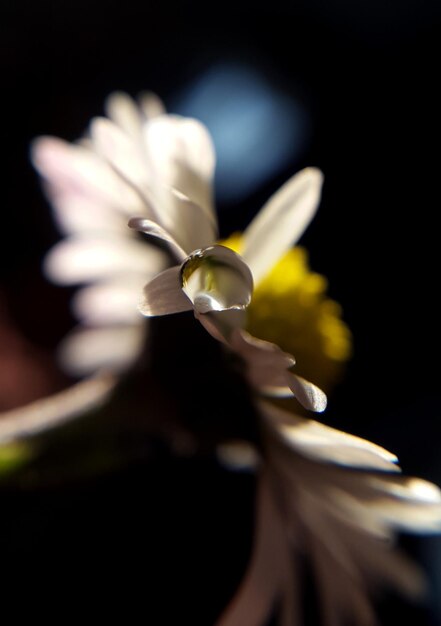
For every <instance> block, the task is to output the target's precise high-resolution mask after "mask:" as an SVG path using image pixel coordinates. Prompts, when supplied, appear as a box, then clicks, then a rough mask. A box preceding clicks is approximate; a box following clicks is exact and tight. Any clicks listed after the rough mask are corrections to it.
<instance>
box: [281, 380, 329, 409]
mask: <svg viewBox="0 0 441 626" xmlns="http://www.w3.org/2000/svg"><path fill="white" fill-rule="evenodd" d="M287 383H288V386H289V387H290V389H291V391H292V392H293V394H294V396H295V397H296V398H297V400H298V401H299V402H300V404H301V405H302V406H304V407H305V409H308V410H309V411H316V412H317V413H321V412H322V411H324V410H325V409H326V405H327V398H326V394H325V393H323V391H322V390H321V389H319V388H318V387H317V386H316V385H314V384H313V383H310V382H309V381H308V380H305V379H304V378H302V377H301V376H296V375H295V374H292V373H288V375H287Z"/></svg>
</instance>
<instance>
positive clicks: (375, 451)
mask: <svg viewBox="0 0 441 626" xmlns="http://www.w3.org/2000/svg"><path fill="white" fill-rule="evenodd" d="M259 406H260V407H261V413H262V415H263V416H264V417H265V418H266V420H267V421H268V422H269V423H270V425H271V428H273V429H275V430H277V432H278V433H279V435H280V436H281V437H282V438H283V439H284V441H285V442H286V443H287V444H288V445H289V446H290V447H293V448H295V449H296V450H297V452H299V453H300V454H303V455H304V456H305V457H307V458H310V459H313V460H315V461H321V462H323V463H336V464H337V465H344V466H349V467H358V468H365V469H375V470H387V471H392V472H397V471H399V467H398V466H397V465H396V463H397V461H398V459H397V457H396V456H395V454H393V453H392V452H389V451H388V450H385V449H384V448H382V447H381V446H378V445H376V444H374V443H371V442H370V441H367V440H365V439H362V438H360V437H356V436H354V435H349V434H347V433H344V432H342V431H339V430H336V429H335V428H331V427H330V426H326V425H325V424H321V423H320V422H317V421H315V420H311V419H306V418H303V417H299V416H297V415H294V413H288V411H284V410H283V409H280V408H279V407H276V406H274V405H272V404H270V403H268V402H261V403H259Z"/></svg>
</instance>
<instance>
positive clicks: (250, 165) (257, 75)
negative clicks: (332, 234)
mask: <svg viewBox="0 0 441 626" xmlns="http://www.w3.org/2000/svg"><path fill="white" fill-rule="evenodd" d="M171 110H172V111H174V112H176V113H178V114H181V115H185V116H191V117H195V118H197V119H199V120H201V121H202V122H203V123H204V124H205V125H206V126H207V127H208V129H209V131H210V133H211V135H212V137H213V140H214V144H215V147H216V155H217V167H216V180H215V188H216V197H217V200H218V201H219V202H222V203H226V204H229V203H232V202H235V201H239V200H241V199H243V198H245V197H246V196H248V195H249V194H251V193H252V192H254V191H256V190H257V189H258V188H259V187H260V186H261V185H263V184H264V183H266V182H267V181H269V180H270V179H271V178H272V177H274V176H276V175H277V174H278V173H280V172H281V171H282V170H283V169H284V168H285V167H286V166H287V165H289V163H290V162H292V161H295V160H296V158H298V157H299V156H300V155H301V153H302V151H303V150H304V148H305V145H306V143H307V141H308V139H309V135H310V118H309V116H308V113H307V111H306V108H305V107H304V106H303V105H302V103H301V102H299V101H298V100H297V99H295V98H294V97H293V96H291V95H288V94H286V93H284V92H283V90H282V89H281V88H280V87H279V86H276V85H274V84H272V81H271V80H270V79H269V78H268V77H267V76H265V75H264V74H263V73H261V72H260V71H259V70H257V69H256V68H255V67H251V66H247V65H245V64H243V63H239V62H238V63H232V62H228V63H227V62H225V63H219V64H216V65H213V66H212V67H210V68H209V69H208V70H206V71H205V72H204V73H203V74H201V75H199V76H198V77H197V78H196V79H195V80H194V82H193V83H191V84H189V85H188V86H187V87H186V88H185V89H184V90H183V91H182V92H181V93H179V94H176V95H175V98H174V99H173V101H172V103H171ZM293 173H294V168H293Z"/></svg>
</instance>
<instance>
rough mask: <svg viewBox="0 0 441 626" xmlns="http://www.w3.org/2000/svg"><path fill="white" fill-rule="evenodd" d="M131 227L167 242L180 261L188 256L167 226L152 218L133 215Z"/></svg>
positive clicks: (130, 221) (130, 222)
mask: <svg viewBox="0 0 441 626" xmlns="http://www.w3.org/2000/svg"><path fill="white" fill-rule="evenodd" d="M129 228H133V229H134V230H137V231H139V232H141V233H145V234H146V235H151V236H152V237H157V238H158V239H162V240H163V241H165V242H167V244H168V245H169V247H170V249H171V251H172V252H173V253H174V254H175V256H176V257H177V260H178V261H183V260H184V259H186V258H187V256H188V252H186V251H185V250H183V249H182V248H181V246H180V245H179V244H178V242H177V241H176V239H174V237H172V235H171V234H170V233H169V232H168V231H166V230H165V228H162V226H160V225H159V224H157V223H156V222H153V221H152V220H148V219H146V218H145V217H132V218H131V219H130V220H129Z"/></svg>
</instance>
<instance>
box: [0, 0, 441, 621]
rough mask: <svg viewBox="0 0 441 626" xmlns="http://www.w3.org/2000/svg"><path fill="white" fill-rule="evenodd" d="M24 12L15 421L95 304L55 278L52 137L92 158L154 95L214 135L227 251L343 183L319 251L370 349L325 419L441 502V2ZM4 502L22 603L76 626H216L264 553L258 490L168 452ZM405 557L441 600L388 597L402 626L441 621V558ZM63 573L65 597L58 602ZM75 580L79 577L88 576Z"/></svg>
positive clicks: (20, 16) (10, 214)
mask: <svg viewBox="0 0 441 626" xmlns="http://www.w3.org/2000/svg"><path fill="white" fill-rule="evenodd" d="M2 13H3V16H2V19H1V25H0V29H1V38H0V39H1V42H2V46H3V52H2V55H1V60H0V62H1V65H2V67H1V76H2V82H3V87H4V96H3V99H2V104H3V105H4V107H5V111H4V113H3V132H2V137H3V139H4V143H3V145H4V149H3V153H4V157H5V159H4V161H5V162H4V166H3V167H4V174H5V176H4V186H3V225H2V228H1V237H2V242H1V254H2V255H3V258H2V262H1V265H0V271H1V283H0V372H1V377H0V410H6V409H9V408H13V407H16V406H19V405H20V404H23V403H25V402H28V401H30V400H32V399H35V398H37V397H41V396H44V395H45V394H47V393H50V392H51V391H53V390H56V389H61V388H62V387H63V386H64V385H66V383H67V382H68V379H67V378H66V377H65V375H63V374H62V373H61V372H60V371H59V370H58V369H57V366H56V361H55V358H54V350H55V348H56V345H57V344H58V342H59V341H60V339H61V338H62V337H63V335H64V334H65V333H66V332H67V331H68V330H69V328H71V327H72V326H73V324H74V319H73V317H72V315H71V313H70V311H69V300H70V298H71V296H72V293H73V290H70V289H67V288H66V289H63V288H59V287H55V286H52V285H51V284H49V283H48V282H46V280H45V278H44V277H43V275H42V273H41V268H40V267H41V260H42V258H43V256H44V254H45V252H46V251H47V250H48V249H49V248H50V247H51V246H52V245H53V244H54V243H55V242H56V241H57V240H58V239H59V234H58V232H57V230H56V228H55V225H54V223H53V221H52V217H51V212H50V209H49V206H48V204H47V202H46V200H45V199H44V197H43V195H42V193H41V190H40V184H39V181H38V178H37V176H36V174H35V172H34V171H33V169H32V166H31V165H30V161H29V144H30V141H31V140H32V139H33V138H34V137H36V136H39V135H42V134H50V135H56V136H60V137H63V138H65V139H68V140H74V139H76V138H77V137H79V136H80V135H81V134H82V133H83V132H84V130H85V129H86V127H87V124H88V121H89V120H90V118H91V117H92V116H95V115H99V114H102V113H103V108H102V107H103V101H104V99H105V97H106V95H107V94H108V93H110V92H111V91H114V90H116V89H120V90H124V91H127V92H129V93H130V94H132V95H136V94H137V93H138V92H140V91H142V90H145V89H148V90H152V91H154V92H156V93H158V94H159V95H160V96H161V97H162V98H163V99H164V101H165V103H166V105H167V108H168V109H169V110H171V111H173V112H178V113H182V114H184V115H193V116H195V117H198V118H199V119H201V120H202V121H204V122H205V123H206V124H207V125H208V127H209V129H210V131H211V132H212V134H213V137H214V141H215V145H216V149H217V153H218V170H217V174H216V176H217V178H216V194H217V206H218V210H219V220H220V225H221V231H222V234H223V235H227V234H228V233H230V232H232V231H233V230H237V229H241V228H243V227H244V226H245V225H246V223H247V222H248V221H249V219H250V218H251V216H252V215H253V214H254V213H255V212H256V211H257V210H258V209H259V208H260V207H261V205H262V204H263V202H264V201H265V200H266V199H267V198H268V197H269V196H270V195H271V194H272V193H273V192H274V191H275V190H276V189H277V188H278V187H279V186H280V184H281V183H282V182H284V181H285V180H286V179H287V178H288V177H289V176H291V175H292V174H293V173H294V172H295V171H297V170H298V169H300V168H302V167H304V166H307V165H316V166H318V167H320V168H321V169H322V170H323V172H324V173H325V181H326V182H325V187H324V194H323V201H322V204H321V208H320V211H319V214H318V216H317V217H316V219H315V220H314V222H313V224H312V225H311V227H310V228H309V230H308V231H307V233H306V234H305V236H304V237H303V239H302V244H303V245H304V246H305V247H306V248H307V249H308V251H309V253H310V262H311V266H312V268H313V269H314V270H315V271H317V272H320V273H321V274H324V275H325V276H326V277H327V278H328V279H329V294H330V295H331V297H332V298H334V299H335V300H337V301H338V302H340V303H341V305H342V307H343V311H344V318H345V320H346V322H347V324H348V325H349V327H350V328H351V330H352V333H353V336H354V355H353V358H352V361H351V363H350V364H349V366H348V368H347V372H346V375H345V377H344V379H343V381H342V382H341V384H340V385H339V386H337V387H336V388H335V390H334V392H333V393H332V395H331V400H330V406H329V409H328V411H327V412H326V414H325V415H324V416H323V419H324V421H326V423H328V424H330V425H332V426H334V427H337V428H341V429H343V430H348V431H350V432H351V433H354V434H358V435H361V436H363V437H366V438H368V439H371V440H374V441H375V442H377V443H379V444H381V445H383V446H385V447H386V448H389V449H391V450H393V451H394V452H395V453H396V454H397V455H398V457H399V458H400V461H401V465H402V467H403V469H404V471H405V472H406V473H408V474H414V475H418V476H420V477H422V478H426V479H428V480H431V481H434V482H436V483H438V484H441V452H440V441H441V419H440V418H441V416H440V412H441V409H440V401H441V390H440V385H439V365H438V358H437V357H438V351H439V347H440V345H439V344H440V341H439V339H440V332H439V329H440V324H439V305H438V302H437V297H438V291H439V284H440V283H439V275H438V268H439V227H438V207H439V149H438V147H439V145H440V140H441V132H440V130H441V129H440V122H439V111H440V105H441V99H440V95H439V86H438V83H439V62H440V34H441V5H440V3H439V2H437V1H436V0H425V2H421V1H420V0H419V1H417V0H401V1H400V2H398V1H397V0H395V1H394V0H391V1H390V2H384V1H383V2H380V0H352V2H349V0H327V1H326V2H325V1H323V0H296V1H292V2H289V3H288V2H283V1H275V2H273V3H271V8H266V9H263V8H257V6H255V5H254V3H247V2H241V1H240V0H239V1H238V2H236V3H234V5H232V3H231V4H230V3H199V2H192V3H186V2H180V3H178V2H162V3H155V2H143V3H140V2H139V3H136V4H135V3H132V2H130V1H128V2H125V3H121V2H116V1H114V2H112V1H111V0H108V1H107V2H101V1H97V0H91V1H89V2H84V1H83V0H76V1H75V2H71V1H68V0H65V1H63V2H52V1H49V0H39V1H38V2H30V1H29V2H23V1H22V0H16V1H15V2H11V1H7V2H3V3H2ZM169 347H170V346H169ZM201 467H203V468H204V471H203V472H201ZM25 491H26V490H25ZM2 497H3V502H4V505H3V507H2V509H4V512H2V523H3V525H4V527H3V533H2V536H1V538H0V541H2V542H3V548H4V550H6V554H7V560H6V562H7V567H6V568H4V569H5V571H6V572H8V580H9V582H11V581H12V588H16V589H18V588H19V587H21V586H22V584H23V581H26V582H27V583H29V585H30V587H31V588H32V589H33V592H32V602H31V604H30V605H28V606H20V607H19V608H18V611H19V613H20V612H21V611H23V612H24V614H26V615H27V616H29V615H31V614H33V613H31V612H32V611H35V612H36V613H35V614H40V613H41V611H43V608H42V605H43V604H44V606H45V607H46V608H45V609H44V610H47V609H49V613H51V614H52V612H53V614H54V615H58V616H60V613H59V612H58V613H56V609H55V606H56V604H57V602H59V603H60V605H61V608H60V609H58V610H59V611H60V610H61V611H67V607H69V611H70V610H77V611H80V609H78V606H80V605H82V599H84V598H88V600H89V601H93V602H94V610H95V611H96V615H100V611H103V615H104V614H106V615H107V612H109V613H108V614H110V610H111V611H119V612H120V615H121V616H124V615H125V616H126V621H128V622H130V621H132V622H133V621H134V620H133V619H132V620H131V619H130V615H132V616H133V615H139V613H140V612H143V613H144V614H145V617H146V619H147V622H148V623H152V624H153V623H155V624H169V623H175V622H176V620H177V619H178V616H180V617H181V618H182V619H184V618H185V619H191V620H192V623H193V624H201V625H202V624H205V625H206V624H208V623H212V621H213V620H214V617H215V616H216V614H217V613H218V612H219V611H220V609H221V608H222V606H223V604H224V603H225V601H226V598H228V597H229V596H230V595H231V593H232V591H233V590H234V588H235V585H236V584H237V582H238V581H239V580H240V576H241V572H242V569H243V567H244V564H245V562H246V559H247V555H248V551H249V546H250V527H251V518H252V480H251V478H250V477H249V476H247V475H245V474H244V475H242V474H237V475H236V474H230V473H226V472H223V471H222V470H221V469H220V468H219V467H218V466H216V465H215V464H214V463H210V461H207V460H206V459H205V460H204V461H201V460H188V459H187V460H182V459H181V460H179V459H175V458H174V457H173V455H171V454H168V453H166V452H164V453H163V454H158V453H157V452H155V454H154V455H153V459H152V461H151V463H150V464H148V465H147V466H143V467H142V469H140V468H137V470H136V471H135V470H133V469H132V470H130V471H125V472H121V473H119V474H118V475H117V476H116V477H115V476H114V477H113V478H112V479H111V480H110V479H100V481H98V482H92V483H86V484H76V483H75V484H74V485H73V486H69V488H60V487H58V488H53V487H52V488H50V489H45V490H43V491H42V492H39V493H38V494H34V493H33V492H32V490H30V492H29V493H28V492H26V494H23V493H22V492H21V491H20V489H10V488H8V489H6V490H5V493H4V494H3V496H2ZM403 545H404V546H405V547H406V549H407V550H408V551H409V552H410V553H411V554H413V555H414V556H415V557H416V558H418V559H419V560H420V561H421V562H422V563H423V565H424V567H425V569H426V571H427V572H428V574H429V578H430V584H431V591H430V594H431V595H430V602H429V605H428V607H427V608H422V607H418V606H414V605H411V604H408V603H407V602H405V601H404V600H402V599H398V598H395V597H392V596H382V597H380V598H379V606H380V619H381V624H384V625H394V624H397V623H399V622H400V621H402V620H404V619H405V617H406V618H407V620H408V621H407V623H412V624H418V625H419V624H421V625H425V624H427V625H429V624H430V625H432V626H434V625H439V624H441V601H440V597H441V540H440V539H439V538H425V539H422V540H416V539H414V538H412V539H409V538H403ZM4 553H5V552H4ZM96 555H98V557H99V558H98V560H100V562H101V564H102V566H100V567H99V568H98V566H96V565H94V563H95V562H96V561H97V558H95V556H96ZM89 559H90V562H89ZM44 564H46V565H48V566H49V568H51V569H52V574H53V575H54V572H56V571H58V570H60V573H61V572H62V574H61V577H62V578H63V576H64V577H65V578H64V582H65V584H63V582H61V581H58V585H57V586H56V589H57V593H53V594H51V592H50V591H49V593H48V590H47V589H46V591H45V596H44V600H43V595H44V594H43V590H44V588H45V585H44V583H43V581H42V580H41V579H40V572H41V571H42V568H43V566H44ZM63 565H64V566H66V565H67V569H68V570H69V572H73V570H74V569H75V568H76V567H79V568H80V573H79V575H78V576H79V578H77V577H76V576H74V575H73V573H70V574H69V575H66V570H65V569H63ZM139 569H140V570H141V573H139ZM55 579H56V576H54V577H53V578H51V581H52V582H51V584H54V580H55ZM122 580H123V581H124V582H122ZM118 593H120V596H119V599H118V598H117V596H118ZM80 601H81V602H80ZM182 616H184V617H182ZM149 619H150V620H151V621H150V622H149ZM309 619H310V620H311V621H310V623H311V624H313V623H315V622H314V617H313V616H311V617H310V618H309Z"/></svg>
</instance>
